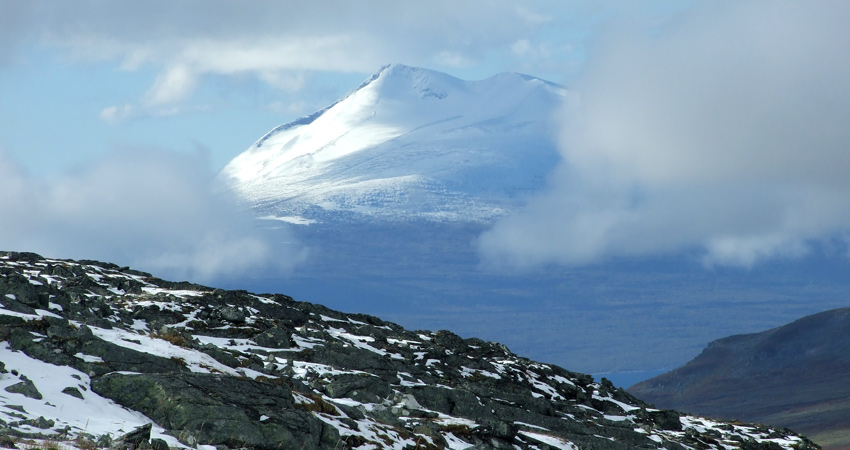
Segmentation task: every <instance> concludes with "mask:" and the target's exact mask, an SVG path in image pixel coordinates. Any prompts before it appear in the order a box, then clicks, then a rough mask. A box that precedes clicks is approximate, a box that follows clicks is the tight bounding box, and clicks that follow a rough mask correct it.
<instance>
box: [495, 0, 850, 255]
mask: <svg viewBox="0 0 850 450" xmlns="http://www.w3.org/2000/svg"><path fill="white" fill-rule="evenodd" d="M846 17H850V4H848V3H846V2H838V1H828V0H825V1H815V2H796V1H791V0H748V1H712V2H703V3H700V4H698V5H697V6H695V7H694V8H693V9H691V10H690V11H687V12H685V13H683V14H682V15H680V16H678V17H676V18H675V20H672V21H669V22H668V23H664V24H661V25H660V26H655V27H654V28H653V29H652V30H646V29H639V28H638V27H636V26H632V25H633V24H630V25H629V26H625V27H624V26H622V25H623V24H620V25H621V26H619V27H616V28H615V27H612V28H611V30H610V31H609V32H608V33H607V35H606V36H605V37H604V38H602V39H600V40H599V41H598V43H597V47H596V48H594V50H593V55H594V56H593V57H592V58H591V60H590V62H589V64H588V67H587V69H586V73H585V74H584V76H583V81H581V82H580V83H579V85H578V86H577V88H578V90H579V92H580V93H581V102H580V104H578V105H572V106H571V107H568V108H566V109H565V112H564V114H563V116H564V119H563V125H564V126H563V134H562V139H561V152H562V156H563V162H562V163H561V165H560V166H559V167H558V168H557V169H556V170H555V172H554V173H553V175H552V178H551V183H550V186H549V188H548V190H547V191H546V192H544V193H542V194H541V195H539V196H537V197H536V198H533V199H532V200H531V201H530V202H529V204H528V206H527V208H526V209H525V210H523V211H521V212H519V213H517V214H515V215H513V216H511V217H507V218H505V219H504V220H501V221H500V222H498V223H497V224H496V225H495V226H494V227H493V228H492V229H491V230H490V231H488V232H487V233H485V234H484V235H483V236H481V239H480V246H481V247H480V248H481V252H482V255H483V257H484V258H485V260H486V261H488V262H490V263H493V264H505V265H510V266H535V265H539V264H548V263H557V264H570V265H578V264H589V263H596V262H600V261H604V260H607V259H610V258H618V257H635V256H637V257H642V256H649V255H658V254H673V253H678V252H682V251H689V252H691V251H694V250H697V251H699V252H701V254H702V262H703V263H704V264H706V265H717V264H720V265H734V266H744V267H749V266H752V265H754V264H757V263H758V262H759V261H763V260H766V259H772V258H794V257H799V256H801V255H805V254H807V253H808V252H810V251H811V248H812V244H813V243H815V242H818V241H835V240H836V239H838V240H841V241H843V238H842V237H841V236H844V235H845V230H847V229H848V227H850V177H848V176H847V173H848V170H850V151H848V149H850V127H847V126H846V122H847V118H848V117H850V84H848V83H847V80H848V79H850V60H848V59H847V58H845V57H844V54H845V53H846V48H848V46H850V34H848V33H847V32H846V23H845V22H846V21H845V20H844V18H846ZM624 29H625V30H629V31H628V32H623V31H622V30H624ZM615 30H616V31H615ZM842 245H845V246H846V243H845V244H842Z"/></svg>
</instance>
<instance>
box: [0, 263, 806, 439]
mask: <svg viewBox="0 0 850 450" xmlns="http://www.w3.org/2000/svg"><path fill="white" fill-rule="evenodd" d="M0 425H2V433H0V445H3V446H4V447H7V448H33V449H34V448H45V449H50V448H56V449H69V450H76V449H81V450H82V449H85V450H93V449H97V448H110V449H129V450H133V449H137V450H143V449H152V450H169V449H170V448H178V449H190V448H194V449H198V450H227V449H237V448H239V449H244V448H252V449H257V450H277V449H312V450H344V449H359V450H378V449H387V450H390V449H393V450H413V449H428V450H443V449H451V450H469V449H519V450H548V449H563V450H576V449H612V450H620V449H622V450H626V449H638V448H641V449H705V450H709V449H710V450H733V449H746V450H792V449H796V450H806V449H816V448H817V446H816V445H815V444H813V443H812V442H811V441H809V440H807V439H805V438H803V437H801V436H799V435H797V434H796V433H794V432H792V431H789V430H785V429H776V428H771V427H766V426H759V425H748V424H743V423H740V422H722V421H716V420H710V419H706V418H702V417H696V416H692V415H689V414H684V413H679V412H676V411H671V410H658V409H655V408H653V407H651V406H649V405H647V404H646V403H644V402H642V401H640V400H638V399H636V398H635V397H633V396H631V395H630V394H628V393H627V392H625V391H623V390H622V389H619V388H616V387H615V386H613V385H612V384H611V383H610V382H608V381H607V380H604V379H603V380H602V382H601V383H597V382H594V381H593V379H592V377H591V376H589V375H584V374H580V373H575V372H570V371H567V370H564V369H562V368H560V367H557V366H554V365H550V364H542V363H538V362H534V361H531V360H529V359H526V358H523V357H520V356H517V355H515V354H514V353H512V352H510V351H509V350H508V349H507V347H505V346H504V345H501V344H498V343H495V342H485V341H483V340H481V339H475V338H469V339H463V338H461V337H460V336H458V335H456V334H453V333H451V332H449V331H437V332H431V331H410V330H406V329H404V328H402V327H401V326H399V325H397V324H394V323H391V322H386V321H383V320H381V319H379V318H377V317H372V316H367V315H364V314H346V313H341V312H338V311H333V310H331V309H329V308H326V307H323V306H321V305H316V304H310V303H305V302H297V301H294V300H293V299H292V298H290V297H288V296H285V295H281V294H262V295H255V294H251V293H248V292H246V291H224V290H221V289H214V288H210V287H205V286H200V285H195V284H191V283H188V282H181V283H175V282H169V281H165V280H161V279H158V278H155V277H153V276H151V275H150V274H147V273H143V272H138V271H135V270H130V269H129V268H126V267H125V268H122V267H119V266H116V265H114V264H109V263H102V262H97V261H70V260H57V259H51V258H44V257H41V256H39V255H36V254H32V253H15V252H0ZM17 445H20V447H18V446H17Z"/></svg>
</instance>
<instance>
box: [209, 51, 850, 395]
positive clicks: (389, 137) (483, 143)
mask: <svg viewBox="0 0 850 450" xmlns="http://www.w3.org/2000/svg"><path fill="white" fill-rule="evenodd" d="M576 102H577V99H576V97H575V93H574V92H572V91H570V90H568V89H565V88H564V87H561V86H558V85H556V84H553V83H550V82H547V81H544V80H540V79H537V78H534V77H530V76H527V75H520V74H510V73H509V74H500V75H496V76H493V77H490V78H487V79H484V80H479V81H464V80H459V79H457V78H454V77H452V76H449V75H446V74H443V73H439V72H435V71H431V70H427V69H421V68H413V67H408V66H403V65H390V66H386V67H384V68H383V69H381V70H380V71H378V72H377V73H376V74H374V75H373V76H371V77H369V78H368V79H367V80H366V81H365V82H363V83H362V84H361V85H360V86H359V87H357V88H356V89H354V90H353V91H352V92H351V93H350V94H349V95H347V96H344V97H343V98H341V99H340V100H339V101H337V102H334V103H333V104H331V105H329V106H328V107H326V108H323V109H321V110H319V111H317V112H316V113H314V114H311V115H309V116H306V117H303V118H301V119H299V120H296V121H293V122H290V123H287V124H283V125H281V126H278V127H276V128H275V129H273V130H271V131H270V132H268V133H267V134H266V135H264V136H260V137H259V139H258V140H257V141H256V142H255V143H254V144H253V145H250V147H249V148H248V149H247V150H245V151H244V152H242V153H241V154H239V155H237V156H236V157H235V158H234V159H233V160H232V161H231V162H230V163H229V164H228V165H227V166H226V167H225V168H224V169H222V170H221V172H220V173H219V177H218V179H219V181H222V182H224V183H225V184H226V185H227V186H229V187H230V188H231V189H232V192H233V193H234V194H236V195H237V196H238V197H240V198H242V199H243V201H245V203H246V204H247V205H248V207H249V208H252V209H253V212H254V214H255V216H256V217H258V218H259V219H262V220H260V221H259V223H260V224H262V226H264V227H265V228H267V229H268V231H270V232H271V236H274V234H275V233H278V238H277V241H278V243H277V246H278V247H277V249H272V251H271V254H272V255H275V254H277V255H279V256H278V258H279V259H281V260H283V261H285V262H288V259H287V258H291V256H290V255H292V254H294V253H296V252H294V251H293V249H295V248H297V249H299V250H300V249H301V248H302V247H303V248H305V249H306V251H305V252H304V253H303V254H305V255H306V257H305V258H304V259H303V260H301V261H299V263H298V264H297V265H296V266H295V268H294V270H293V272H292V273H291V274H290V275H287V276H281V275H280V274H279V273H277V272H274V271H262V270H256V271H254V272H253V273H250V274H245V275H242V276H241V277H240V278H239V279H238V280H228V284H227V285H226V286H229V287H233V288H246V289H250V290H254V291H262V292H279V291H283V292H288V293H290V294H291V295H294V296H296V297H298V298H302V299H305V300H309V301H315V302H320V303H323V304H327V305H329V306H331V307H334V308H336V309H340V310H345V311H358V312H365V313H370V314H375V315H380V316H382V317H386V318H388V319H390V320H394V321H396V322H398V323H401V324H404V325H405V326H407V327H412V328H445V327H450V328H452V329H453V330H456V332H457V333H458V334H460V335H463V336H479V337H483V338H486V339H491V340H499V341H500V342H505V343H506V344H508V345H510V346H511V348H514V349H517V350H519V351H522V352H523V353H525V354H528V355H530V356H532V357H534V358H535V359H538V360H541V361H546V362H551V363H555V364H559V365H562V366H567V367H574V368H576V369H578V370H582V371H585V372H589V373H596V374H599V373H604V374H606V376H608V377H610V378H611V379H613V380H614V381H615V382H617V383H622V385H631V384H633V383H634V382H636V381H639V380H642V379H645V378H647V377H649V376H651V375H657V374H659V373H663V372H665V371H668V370H670V369H672V368H674V367H677V366H679V365H681V364H684V363H685V362H687V361H688V360H690V359H691V358H693V356H694V355H696V354H697V353H699V351H700V349H702V348H703V347H704V346H705V344H706V343H707V342H709V341H711V340H714V339H718V338H721V337H723V336H728V335H731V334H737V333H746V332H752V331H755V330H759V329H766V328H770V327H774V326H778V325H780V324H782V323H786V322H788V321H790V320H793V319H794V318H796V317H799V316H800V315H804V314H810V313H814V312H817V311H821V310H824V309H829V308H835V307H838V306H842V303H841V300H840V299H841V296H840V295H839V293H841V292H844V290H845V288H846V285H847V280H846V277H844V276H843V275H842V272H841V270H840V267H844V266H843V265H842V264H845V265H846V263H844V262H843V260H842V261H837V262H836V261H833V260H830V261H829V262H828V263H827V264H825V263H824V261H811V260H807V261H804V262H801V263H800V264H797V263H796V262H794V261H791V262H789V263H787V264H785V263H784V262H783V263H780V264H773V265H771V264H765V265H762V266H759V267H756V268H753V269H751V270H749V271H738V270H723V269H717V270H712V271H706V270H705V267H704V266H703V265H702V264H701V263H700V262H699V260H698V258H695V257H693V255H690V254H685V255H673V256H670V257H659V258H644V259H640V260H629V259H623V260H614V261H609V262H606V263H605V264H595V265H588V266H583V267H563V266H556V265H547V266H542V267H535V268H533V269H530V270H516V268H514V267H510V266H507V267H501V266H496V265H489V264H488V263H489V261H488V260H486V259H482V256H481V245H482V244H481V239H480V238H481V236H482V234H483V233H485V232H487V231H488V230H490V229H492V227H493V224H494V223H497V221H498V220H499V219H500V218H505V217H507V218H510V217H519V216H520V215H521V211H522V207H523V205H525V204H526V203H527V202H528V199H529V198H531V197H533V196H534V195H536V194H537V193H539V192H541V191H544V190H545V189H547V186H548V185H549V179H550V177H551V176H552V171H553V169H554V168H555V167H556V165H557V164H558V163H559V161H561V156H560V153H559V147H558V146H557V145H556V143H555V139H554V138H553V137H554V136H556V135H557V134H558V133H560V132H561V129H560V127H559V122H562V120H563V117H562V116H563V114H565V111H567V112H568V111H571V108H574V107H575V105H576ZM561 167H563V164H562V165H561ZM561 175H562V174H561ZM567 212H568V211H567ZM567 212H565V214H566V213H567ZM541 224H542V225H545V226H547V227H548V226H550V225H551V224H550V225H546V222H541ZM549 231H552V232H553V233H557V232H558V229H557V226H555V227H554V228H552V229H551V230H549ZM547 232H548V231H547ZM524 236H526V237H529V238H536V237H539V236H531V235H528V234H527V233H526V234H525V235H524ZM532 240H534V239H532ZM833 263H835V264H833ZM620 376H622V378H620Z"/></svg>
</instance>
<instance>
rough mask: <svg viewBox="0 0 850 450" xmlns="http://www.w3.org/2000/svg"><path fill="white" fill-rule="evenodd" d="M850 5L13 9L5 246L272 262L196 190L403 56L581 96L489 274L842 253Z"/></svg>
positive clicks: (502, 228) (255, 235)
mask: <svg viewBox="0 0 850 450" xmlns="http://www.w3.org/2000/svg"><path fill="white" fill-rule="evenodd" d="M847 5H848V4H847V3H846V2H841V1H832V0H820V1H814V2H805V3H803V2H796V1H791V0H775V1H768V0H745V1H702V2H700V1H682V0H679V1H677V0H656V1H652V2H633V1H617V0H608V1H601V2H597V1H594V2H590V1H577V0H576V1H563V0H561V1H533V2H524V3H521V4H517V3H516V2H501V1H497V2H489V1H488V2H479V1H470V2H461V3H458V2H449V1H437V2H390V1H376V2H361V3H354V2H345V3H333V4H331V3H326V2H291V3H286V4H282V3H280V2H273V1H256V2H250V3H238V4H237V3H233V2H225V1H186V2H180V3H176V4H175V3H174V2H166V1H152V2H108V3H104V2H99V1H93V0H92V1H78V2H73V3H69V2H48V1H27V2H18V1H12V0H0V11H2V14H0V44H2V46H0V189H2V190H3V192H4V194H5V195H4V197H3V198H2V199H0V207H3V208H4V211H7V215H6V216H5V217H4V218H3V220H2V221H0V236H2V237H0V247H2V248H6V249H11V250H31V251H38V252H42V253H45V254H48V255H54V256H59V257H77V258H79V257H87V258H98V259H111V260H116V261H117V262H119V263H123V264H134V265H137V266H142V267H144V268H147V269H149V270H160V271H163V274H169V273H172V272H174V273H177V274H179V275H185V276H187V277H197V278H201V279H202V278H210V277H212V276H214V275H215V274H218V273H221V272H222V271H233V270H234V267H235V268H236V269H240V270H241V269H244V270H250V268H251V267H256V266H264V265H267V264H269V263H270V261H272V260H273V258H272V254H273V251H272V250H271V246H270V245H268V242H267V237H264V236H262V233H261V232H259V231H257V230H256V229H254V228H253V225H252V224H251V221H250V220H249V219H248V216H247V215H246V212H245V211H244V210H243V209H240V208H239V207H238V205H236V204H234V203H232V202H230V201H228V200H226V199H222V198H221V196H219V195H218V194H216V193H215V192H213V191H212V190H211V188H210V187H209V186H201V184H203V183H205V181H204V180H208V179H210V178H211V177H212V176H213V174H214V173H215V172H216V171H217V170H218V169H219V168H220V167H222V166H223V165H224V164H225V163H226V162H227V161H228V160H230V159H231V158H232V157H234V156H235V155H237V154H238V153H239V152H241V151H242V150H244V149H246V148H247V147H248V146H249V145H250V144H251V143H252V142H253V141H254V140H256V139H257V138H259V137H261V136H262V135H263V134H264V133H265V132H266V131H268V130H269V129H271V128H273V127H275V126H277V125H279V124H281V123H284V122H287V121H289V120H292V119H294V118H296V117H298V116H300V115H303V114H309V113H311V112H313V111H315V110H317V109H319V108H321V107H323V106H325V105H327V104H328V103H330V102H332V101H333V100H335V99H337V98H338V97H340V96H341V95H344V94H345V93H346V92H348V91H349V90H351V89H353V88H354V87H356V86H357V85H358V84H359V83H360V81H362V80H363V79H364V78H366V77H368V76H369V75H370V74H371V73H373V72H375V71H376V70H378V69H379V68H380V66H382V65H383V64H386V63H390V62H399V63H403V64H408V65H414V66H423V67H428V68H431V69H436V70H441V71H445V72H448V73H450V74H452V75H455V76H458V77H461V78H465V79H480V78H484V77H487V76H490V75H493V74H495V73H498V72H504V71H516V72H523V73H527V74H531V75H535V76H538V77H541V78H545V79H548V80H551V81H555V82H560V83H564V84H566V85H567V86H568V87H570V88H573V89H575V90H577V91H578V92H579V93H580V95H581V98H582V102H581V108H579V110H577V111H573V112H572V113H570V114H565V115H564V117H561V118H559V120H560V123H561V130H559V133H560V135H561V153H562V157H563V162H562V164H560V165H559V166H558V167H554V168H553V173H552V177H551V185H550V186H549V188H548V189H547V190H546V191H545V192H542V193H541V194H540V195H539V196H538V197H537V198H536V199H534V200H533V201H531V202H530V204H529V205H528V207H527V208H526V209H525V210H523V211H521V212H520V213H518V214H515V215H513V216H512V217H510V218H506V219H505V220H503V221H500V222H498V223H497V224H495V226H494V227H493V229H492V230H489V231H488V232H486V233H485V234H484V235H483V236H482V239H481V243H482V249H481V254H482V257H483V258H484V259H486V260H488V261H491V262H494V263H497V264H508V265H513V266H536V265H540V264H550V263H556V264H563V265H584V264H593V263H596V262H599V261H605V260H606V259H609V258H619V257H627V258H632V257H645V256H654V255H659V254H669V253H676V252H683V251H685V252H688V251H690V252H692V251H694V249H697V250H696V251H697V253H698V254H700V255H701V256H700V258H701V260H702V262H703V263H704V264H705V265H706V266H714V265H732V266H737V267H744V268H746V267H752V266H753V265H755V264H759V263H760V262H761V261H764V260H771V259H777V258H779V259H782V258H799V257H801V256H804V255H807V254H809V253H810V252H811V251H812V249H813V248H815V247H818V248H824V247H830V248H833V249H834V250H832V251H834V252H836V253H846V252H847V241H848V239H847V237H846V236H847V230H848V225H850V205H848V200H847V199H848V198H850V185H848V184H850V181H847V180H848V177H847V176H846V173H847V170H846V169H847V168H849V167H850V162H848V157H849V156H848V155H850V152H848V151H847V144H848V142H850V131H848V129H850V127H847V126H846V118H847V117H848V116H850V110H848V108H850V106H848V105H850V88H848V86H847V82H846V80H847V79H850V62H848V61H847V58H846V57H845V52H846V48H847V47H848V45H850V38H848V34H850V33H848V32H847V31H846V30H847V29H850V26H848V24H847V23H845V22H846V21H847V19H846V18H847V17H850V11H848V9H849V8H850V6H847ZM178 194H179V195H178ZM86 196H88V197H86ZM157 196H158V197H157ZM128 204H129V205H130V206H135V205H140V207H137V208H133V207H128ZM198 205H204V206H198ZM163 223H166V224H167V226H165V225H163ZM199 229H200V230H203V231H202V232H198V231H197V230H199ZM57 230H62V232H61V233H57ZM128 230H130V231H132V232H133V234H132V235H130V234H129V231H128ZM813 242H816V243H818V245H816V246H814V245H813V244H812V243H813ZM827 244H828V245H827ZM238 246H246V248H252V249H253V251H250V252H244V253H245V254H239V252H235V251H234V249H235V248H237V247H238ZM291 256H292V257H291V258H288V259H289V260H290V262H291V264H297V261H298V254H297V252H296V254H293V255H291ZM225 262H226V263H225ZM180 267H184V268H185V269H183V270H182V271H181V269H180ZM284 269H285V268H284Z"/></svg>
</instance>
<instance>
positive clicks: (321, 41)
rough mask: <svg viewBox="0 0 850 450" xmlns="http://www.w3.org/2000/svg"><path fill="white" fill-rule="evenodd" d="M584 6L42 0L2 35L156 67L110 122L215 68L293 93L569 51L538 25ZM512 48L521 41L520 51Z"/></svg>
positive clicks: (185, 92) (167, 97)
mask: <svg viewBox="0 0 850 450" xmlns="http://www.w3.org/2000/svg"><path fill="white" fill-rule="evenodd" d="M587 9H591V10H592V9H594V8H589V7H587V6H584V5H582V2H579V1H575V2H573V1H569V2H564V1H560V2H556V1H549V0H547V1H541V2H536V3H534V4H529V5H525V6H517V5H516V4H514V3H512V2H486V1H477V0H476V1H469V2H452V1H444V0H438V1H431V2H397V1H388V0H386V1H385V0H381V1H375V2H365V3H364V2H334V3H333V4H332V5H331V4H329V3H327V2H286V3H281V2H277V1H271V0H258V1H252V2H240V3H233V2H229V1H224V0H188V1H183V2H179V3H175V2H169V1H165V0H153V1H146V2H102V1H97V0H81V1H79V2H74V3H73V4H70V3H68V4H65V3H59V4H57V3H56V2H49V1H44V0H33V1H29V2H6V3H4V16H5V17H6V19H4V18H3V17H0V38H2V39H3V40H4V41H5V42H9V43H15V42H31V41H32V40H33V39H34V38H35V39H40V42H41V43H44V44H47V45H49V46H51V47H55V48H59V49H61V50H62V53H63V54H64V55H66V59H67V60H68V61H72V62H86V61H88V62H99V61H108V62H119V64H120V67H121V68H122V69H123V70H127V71H137V70H141V69H148V70H150V69H152V70H153V71H155V72H156V73H157V75H156V76H155V79H153V80H152V82H151V84H150V86H149V87H148V89H147V91H146V92H145V93H144V94H143V95H142V96H141V97H140V98H139V99H138V101H137V102H135V103H132V104H117V105H112V106H109V107H107V108H105V109H104V111H103V113H102V116H103V118H104V119H105V120H109V121H117V120H123V119H126V118H131V117H134V116H144V115H169V114H173V113H174V111H175V106H176V105H180V104H181V103H182V102H185V101H186V99H187V98H190V97H191V95H192V94H193V93H194V92H195V91H196V89H197V88H198V86H199V84H200V81H199V80H201V79H202V78H203V77H204V76H207V75H220V76H227V77H251V78H253V79H256V80H260V81H261V82H263V83H267V84H268V85H270V86H274V87H275V88H277V89H280V90H282V91H293V90H298V89H301V88H302V87H303V82H304V81H303V80H304V78H305V74H310V73H316V72H357V73H372V72H374V71H376V70H377V69H378V68H379V67H381V66H383V65H384V64H387V63H391V62H401V63H405V64H412V65H422V66H426V67H432V68H436V69H443V70H446V69H452V68H455V69H457V68H468V67H472V66H475V65H482V64H483V65H487V64H488V63H489V62H490V60H491V59H492V58H493V55H494V54H501V55H503V57H504V58H507V59H508V60H507V61H505V63H506V64H508V65H509V66H522V63H521V62H524V63H528V64H535V63H540V62H542V60H544V59H547V60H551V59H558V58H561V59H563V58H570V55H571V53H572V48H571V47H570V45H569V43H568V42H562V41H563V40H566V41H570V40H571V39H572V38H571V37H569V36H559V35H557V34H556V33H549V35H547V36H541V34H540V31H541V30H543V29H544V28H545V27H547V26H548V27H552V26H553V25H559V24H560V25H563V23H562V22H563V20H570V19H564V16H568V17H572V16H571V15H570V14H569V13H570V12H576V11H579V10H582V11H583V10H587ZM547 11H554V12H556V13H557V14H559V15H560V16H561V18H562V19H563V20H562V21H561V22H557V21H556V20H555V18H554V17H553V16H551V15H549V13H548V12H547ZM4 27H5V28H4ZM512 48H514V49H516V48H520V49H522V50H523V51H522V52H520V53H521V54H516V55H514V53H512V52H511V49H512ZM540 49H544V50H545V52H544V51H543V50H540ZM6 53H7V54H6V55H5V58H4V54H3V50H0V62H2V61H3V60H9V58H10V56H9V55H8V53H9V52H8V51H6ZM500 58H502V57H501V56H500ZM308 76H309V75H308Z"/></svg>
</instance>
